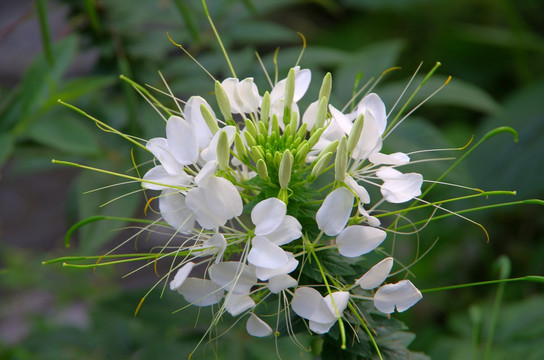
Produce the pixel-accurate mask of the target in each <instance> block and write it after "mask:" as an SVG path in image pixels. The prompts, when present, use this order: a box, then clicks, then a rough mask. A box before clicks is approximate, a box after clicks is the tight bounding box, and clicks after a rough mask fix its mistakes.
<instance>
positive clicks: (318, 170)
mask: <svg viewBox="0 0 544 360" xmlns="http://www.w3.org/2000/svg"><path fill="white" fill-rule="evenodd" d="M331 158H332V152H328V153H326V154H325V155H323V156H321V157H320V158H319V160H317V162H316V164H315V165H314V167H313V169H312V172H311V173H310V180H311V181H313V180H315V179H317V178H318V177H319V175H321V174H322V173H323V172H324V171H325V169H326V168H327V167H328V166H329V162H330V161H331Z"/></svg>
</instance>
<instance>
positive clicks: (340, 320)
mask: <svg viewBox="0 0 544 360" xmlns="http://www.w3.org/2000/svg"><path fill="white" fill-rule="evenodd" d="M311 253H312V255H313V257H314V259H315V262H316V264H317V266H318V267H319V272H320V273H321V276H322V277H323V283H324V284H325V287H326V288H327V292H328V293H329V295H330V297H331V302H332V306H333V307H334V311H335V312H336V317H337V318H338V326H339V327H340V338H341V339H342V345H341V347H340V348H341V349H345V348H346V329H345V328H344V321H342V315H340V312H339V311H338V308H337V307H336V302H335V301H334V296H332V291H331V288H330V286H329V282H328V281H327V276H326V275H325V271H324V270H323V266H321V262H320V261H319V258H318V257H317V255H316V254H315V252H314V251H311Z"/></svg>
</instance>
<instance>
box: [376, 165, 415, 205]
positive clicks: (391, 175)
mask: <svg viewBox="0 0 544 360" xmlns="http://www.w3.org/2000/svg"><path fill="white" fill-rule="evenodd" d="M376 175H377V176H378V177H379V178H380V179H382V180H383V185H382V186H381V187H380V191H381V193H382V195H383V197H384V198H385V200H386V201H388V202H390V203H394V204H399V203H403V202H406V201H409V200H411V199H413V198H414V197H416V196H419V195H421V185H422V184H423V176H421V174H418V173H408V174H403V173H401V172H400V171H398V170H396V169H393V168H390V167H382V168H380V169H378V171H376Z"/></svg>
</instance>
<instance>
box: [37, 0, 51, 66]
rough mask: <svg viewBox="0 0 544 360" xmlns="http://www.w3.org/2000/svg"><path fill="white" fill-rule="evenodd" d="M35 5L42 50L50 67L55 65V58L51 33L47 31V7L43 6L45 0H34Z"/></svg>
mask: <svg viewBox="0 0 544 360" xmlns="http://www.w3.org/2000/svg"><path fill="white" fill-rule="evenodd" d="M36 7H37V8H38V20H39V22H40V30H41V35H42V44H43V50H44V52H45V58H46V59H47V62H48V63H49V66H50V67H53V66H55V58H54V57H53V51H52V50H51V33H50V32H49V23H48V21H47V9H46V8H45V0H36Z"/></svg>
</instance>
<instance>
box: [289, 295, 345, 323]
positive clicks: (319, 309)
mask: <svg viewBox="0 0 544 360" xmlns="http://www.w3.org/2000/svg"><path fill="white" fill-rule="evenodd" d="M291 308H292V309H293V311H294V312H295V313H296V314H297V315H298V316H300V317H301V318H304V319H308V320H311V321H315V322H318V323H321V324H327V323H330V322H333V323H334V321H336V316H334V315H333V314H332V313H331V311H330V310H329V307H328V305H327V303H326V302H325V299H323V296H321V294H320V293H319V291H317V290H315V289H314V288H311V287H307V286H301V287H299V288H298V289H296V290H295V296H293V300H292V301H291Z"/></svg>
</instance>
